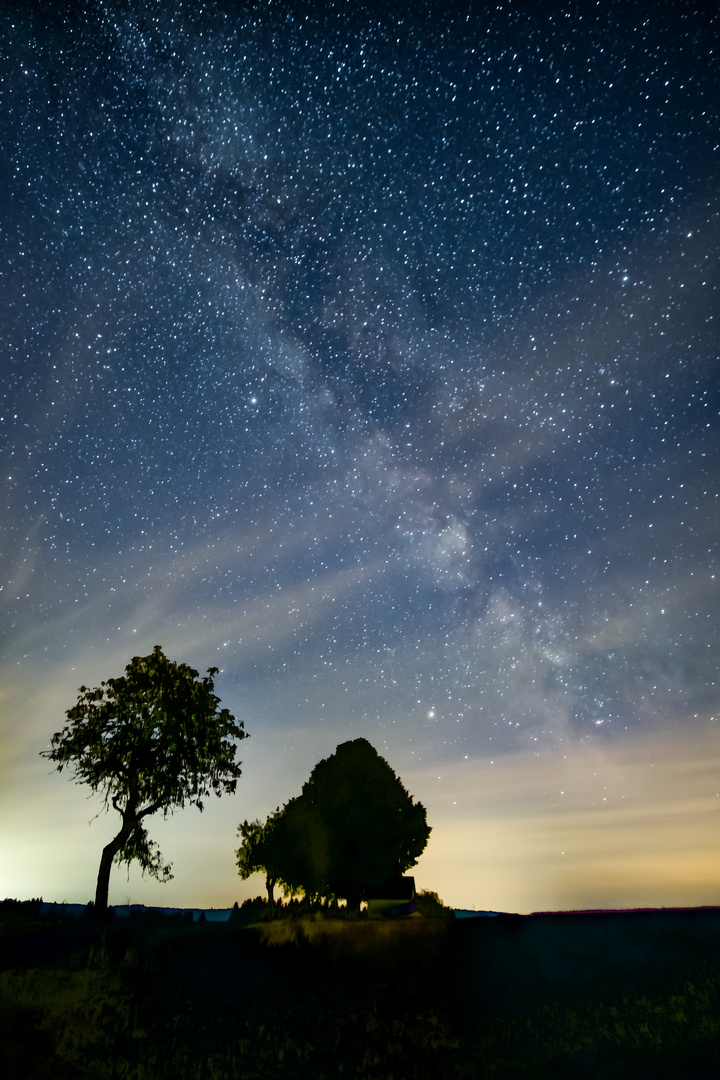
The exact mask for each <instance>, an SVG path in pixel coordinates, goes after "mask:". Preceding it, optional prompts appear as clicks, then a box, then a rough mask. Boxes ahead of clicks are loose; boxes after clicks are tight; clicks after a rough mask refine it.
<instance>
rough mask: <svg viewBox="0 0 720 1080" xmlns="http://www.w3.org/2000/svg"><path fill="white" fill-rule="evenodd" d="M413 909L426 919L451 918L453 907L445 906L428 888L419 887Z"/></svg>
mask: <svg viewBox="0 0 720 1080" xmlns="http://www.w3.org/2000/svg"><path fill="white" fill-rule="evenodd" d="M415 910H416V911H417V912H419V913H420V915H424V916H425V918H426V919H452V918H453V916H454V912H453V909H452V908H450V907H445V904H443V902H442V900H441V899H440V897H439V896H438V894H437V893H436V892H431V891H430V889H421V890H420V892H419V893H417V894H416V896H415Z"/></svg>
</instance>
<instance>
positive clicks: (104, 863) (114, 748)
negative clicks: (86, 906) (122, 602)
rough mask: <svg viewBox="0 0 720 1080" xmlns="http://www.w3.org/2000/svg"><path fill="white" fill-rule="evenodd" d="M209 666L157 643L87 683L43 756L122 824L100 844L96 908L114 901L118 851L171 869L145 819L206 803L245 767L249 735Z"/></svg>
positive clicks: (158, 873)
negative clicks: (110, 897)
mask: <svg viewBox="0 0 720 1080" xmlns="http://www.w3.org/2000/svg"><path fill="white" fill-rule="evenodd" d="M217 670H218V669H217V668H209V669H208V673H207V675H206V676H205V677H204V678H202V679H200V678H199V677H198V672H197V671H195V670H194V668H191V667H189V666H188V665H187V664H178V663H175V662H174V661H171V660H168V658H167V657H166V656H165V655H164V653H163V651H162V649H161V648H160V646H159V645H156V646H155V648H154V649H153V651H152V653H151V654H150V655H149V656H135V657H133V659H132V660H131V662H130V663H129V664H128V665H127V667H126V668H125V674H124V675H122V676H120V678H117V679H108V680H107V681H106V682H102V683H101V684H100V686H99V687H96V688H95V689H88V687H86V686H81V687H80V691H79V697H78V700H77V703H76V704H75V705H74V706H73V707H72V708H71V709H68V710H67V713H66V716H67V719H68V722H67V724H66V725H65V727H64V728H63V729H62V731H59V732H56V733H55V734H54V735H53V737H52V748H51V749H50V750H46V751H43V756H44V757H47V758H49V759H50V760H51V761H54V762H55V763H56V764H57V768H58V770H59V771H60V772H62V770H63V769H65V768H69V769H71V770H72V772H73V777H74V779H75V782H76V783H81V784H87V785H88V786H89V787H90V788H91V789H92V791H94V792H98V793H99V794H101V795H102V797H103V802H104V806H105V809H109V807H110V806H113V807H114V809H115V810H117V811H118V813H119V814H120V815H121V817H122V827H121V829H120V831H119V832H118V834H117V835H116V836H115V837H114V838H113V840H111V841H110V843H109V844H108V845H107V846H106V848H105V849H104V851H103V858H102V860H101V866H100V873H99V875H98V886H97V891H96V900H95V908H96V912H98V913H101V914H104V912H105V910H106V909H107V891H108V882H109V873H110V865H111V863H112V861H113V859H116V860H117V861H120V862H126V863H128V864H129V863H130V862H132V861H133V860H136V861H137V862H139V864H140V866H141V868H142V870H143V872H147V873H150V874H151V875H153V876H154V877H157V878H158V879H159V880H161V881H166V880H168V878H169V877H171V876H172V875H171V873H170V867H169V866H165V865H164V864H163V860H162V856H161V855H160V852H159V850H158V848H157V845H156V844H155V843H154V842H153V841H151V840H150V839H149V837H148V833H147V830H146V828H145V824H144V819H145V818H147V817H148V816H149V815H151V814H154V813H157V812H158V811H161V812H162V813H163V815H164V816H167V815H168V814H170V813H172V812H173V811H174V810H176V809H180V808H182V807H184V806H185V805H186V804H190V805H194V806H197V808H198V809H199V810H202V809H203V800H204V799H205V798H206V797H207V796H208V795H210V794H211V793H212V794H215V795H222V794H225V793H232V792H234V791H235V788H236V786H237V781H238V779H239V777H240V775H241V769H240V764H239V763H238V762H236V761H235V755H236V752H237V746H236V743H237V742H238V741H239V740H241V739H244V738H245V737H246V733H245V731H244V730H243V724H242V721H239V722H238V721H236V720H235V718H234V717H233V716H232V715H231V714H230V713H229V712H228V710H227V709H222V708H220V707H219V706H220V699H219V698H218V697H217V696H216V695H215V693H214V689H215V687H214V681H213V677H214V675H215V674H216V673H217Z"/></svg>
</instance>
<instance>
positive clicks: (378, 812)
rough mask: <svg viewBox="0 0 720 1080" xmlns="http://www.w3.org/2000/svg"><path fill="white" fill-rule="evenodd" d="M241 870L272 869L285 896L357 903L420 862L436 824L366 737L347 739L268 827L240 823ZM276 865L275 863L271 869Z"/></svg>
mask: <svg viewBox="0 0 720 1080" xmlns="http://www.w3.org/2000/svg"><path fill="white" fill-rule="evenodd" d="M240 832H241V835H243V837H244V844H243V847H242V848H241V849H240V851H238V866H239V868H240V873H241V876H244V877H246V876H249V874H250V873H252V872H253V870H255V869H265V870H266V872H267V873H268V876H269V877H270V876H272V879H273V881H274V882H277V883H279V884H281V885H282V887H283V891H284V892H285V894H286V895H290V894H293V893H296V892H303V893H305V895H306V896H309V897H321V896H322V897H326V898H328V899H330V898H337V897H342V898H345V899H346V900H347V901H348V904H350V905H352V906H355V907H357V906H358V905H359V903H360V900H361V899H362V897H363V896H364V895H365V893H366V892H367V891H368V890H369V889H373V888H378V887H380V886H381V885H382V884H383V883H384V882H385V881H386V880H387V879H388V878H391V877H393V876H395V875H398V874H403V873H404V872H405V871H406V870H407V869H409V868H410V867H411V866H414V865H415V863H416V862H417V860H418V858H419V857H420V855H421V854H422V852H423V850H424V849H425V845H426V844H427V840H428V837H429V835H430V828H429V826H428V824H427V819H426V812H425V807H424V806H423V805H422V803H419V802H418V803H416V802H413V800H412V797H411V796H410V795H409V794H408V792H407V791H406V790H405V788H404V787H403V785H402V783H401V781H400V780H399V778H398V777H397V776H396V775H395V773H394V772H393V770H392V768H391V767H390V765H388V763H387V761H385V759H384V758H382V757H380V755H379V754H378V753H377V751H376V750H375V749H374V748H373V747H372V746H371V745H370V743H369V742H368V741H367V740H366V739H354V740H352V741H350V742H345V743H341V744H340V746H338V747H337V750H336V751H335V753H334V754H333V755H331V756H330V757H328V758H324V759H323V760H322V761H320V762H318V764H317V765H316V766H315V768H314V769H313V771H312V773H311V774H310V777H309V779H308V781H307V782H306V783H305V784H304V785H303V788H302V793H301V794H300V795H299V796H298V797H297V798H295V799H291V800H290V801H289V802H288V803H286V804H285V806H284V807H283V809H282V810H281V811H276V812H275V814H274V815H271V818H270V819H268V822H267V824H266V825H265V826H263V825H262V824H261V823H260V822H255V823H252V824H251V825H248V823H247V822H245V823H244V824H243V825H241V826H240ZM270 868H271V869H270Z"/></svg>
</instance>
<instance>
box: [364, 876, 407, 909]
mask: <svg viewBox="0 0 720 1080" xmlns="http://www.w3.org/2000/svg"><path fill="white" fill-rule="evenodd" d="M414 911H415V878H412V877H393V878H389V879H388V880H387V881H386V882H384V883H383V884H382V885H381V886H380V888H378V889H372V890H370V891H369V892H368V895H367V913H368V918H370V919H395V918H398V917H399V916H400V915H412V914H413V912H414Z"/></svg>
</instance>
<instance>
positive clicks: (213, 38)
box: [0, 2, 720, 824]
mask: <svg viewBox="0 0 720 1080" xmlns="http://www.w3.org/2000/svg"><path fill="white" fill-rule="evenodd" d="M320 7H322V13H321V14H318V9H319V8H320ZM3 8H4V14H3V15H2V72H3V76H2V83H1V85H0V100H1V108H0V146H1V148H2V154H1V157H2V184H1V185H0V207H1V215H0V229H1V232H0V281H1V289H0V342H1V346H0V347H1V353H2V370H3V380H2V386H1V387H0V395H1V397H0V400H1V403H2V404H1V408H0V414H1V419H0V424H1V425H2V433H3V443H4V448H3V451H2V453H3V475H2V485H3V505H4V506H5V510H4V513H3V519H2V523H1V526H2V544H3V548H2V550H3V556H2V558H3V587H2V592H0V600H1V602H2V612H3V615H2V627H1V628H0V632H1V633H2V641H3V645H2V651H3V654H4V656H5V660H4V662H3V664H2V669H1V671H0V674H1V675H2V681H3V685H4V686H5V687H6V690H5V695H6V701H7V702H8V703H9V707H8V708H9V711H8V712H7V713H6V717H5V735H4V739H5V744H4V745H5V749H4V751H3V753H4V760H6V761H7V762H13V763H17V762H19V761H20V760H25V759H24V758H23V755H26V756H27V755H28V754H30V755H34V753H35V751H36V750H37V749H39V748H40V747H41V746H43V745H45V744H46V742H47V738H48V737H49V734H50V733H52V731H54V730H57V728H58V727H60V726H61V722H62V718H63V712H64V709H65V708H68V707H69V706H70V705H71V704H72V703H73V700H74V692H75V689H76V688H77V686H78V685H79V684H80V683H81V682H84V683H90V684H94V683H96V682H99V681H100V679H102V678H105V677H107V676H109V675H114V674H119V673H120V672H121V670H122V668H123V666H124V664H125V663H127V662H128V661H129V659H130V657H131V656H132V655H134V654H136V653H145V652H149V651H150V650H151V649H152V647H153V645H154V644H156V643H157V644H161V645H162V646H163V648H164V649H165V650H166V652H167V653H168V655H171V656H173V657H176V658H177V659H181V660H185V661H187V662H189V663H191V664H193V666H195V667H197V668H199V669H201V670H204V669H205V668H206V667H208V666H210V665H211V664H216V665H217V666H218V667H219V668H220V669H221V673H220V675H219V676H218V680H217V685H218V690H219V692H220V693H221V695H222V699H223V703H224V704H225V703H226V704H228V706H229V707H231V708H232V710H233V711H234V712H235V714H236V715H238V717H243V718H244V719H245V722H246V726H247V728H248V730H249V732H250V734H251V736H254V737H258V736H261V738H263V737H264V738H266V740H267V745H268V746H275V747H276V749H277V753H278V754H280V755H282V754H283V753H285V754H293V753H296V752H298V747H299V746H304V745H305V743H304V735H303V733H304V732H307V731H312V733H313V735H312V739H313V742H312V748H311V749H307V751H306V752H305V751H302V753H305V756H302V753H301V759H300V760H301V765H298V766H297V770H298V771H297V776H296V777H295V776H294V775H293V782H294V786H295V787H299V785H300V784H301V783H302V782H303V780H304V779H305V778H306V775H307V773H308V771H309V767H311V766H312V764H313V763H314V761H315V760H317V757H318V756H326V755H327V753H330V752H332V750H333V749H334V746H335V745H336V743H337V742H338V741H339V740H340V738H342V737H348V736H350V737H352V736H356V735H360V734H362V735H365V736H366V737H368V738H370V739H371V741H373V742H374V744H375V745H376V746H377V747H378V748H379V749H380V751H381V752H383V753H386V754H387V756H388V758H389V760H391V763H394V762H395V761H399V762H400V763H401V764H403V765H405V766H407V763H408V762H410V761H412V762H416V763H418V767H427V768H429V769H430V768H433V767H434V766H435V765H436V764H437V765H438V767H439V766H440V765H441V764H448V765H449V766H455V765H457V764H458V763H462V762H465V761H470V762H472V761H473V760H478V759H485V758H491V757H492V756H493V755H494V754H497V755H512V754H514V753H517V754H523V755H525V754H530V755H532V754H536V755H543V754H548V753H551V754H558V753H560V752H561V751H562V752H563V753H564V752H565V750H567V749H568V748H570V749H572V748H573V747H576V746H577V745H578V743H582V741H583V740H590V741H592V742H593V745H596V744H599V745H601V746H603V745H606V746H608V747H613V748H616V747H617V746H619V745H621V744H622V743H623V740H628V739H644V740H647V745H648V746H649V747H652V746H653V741H654V740H657V739H659V738H660V737H661V735H662V736H663V737H664V734H665V733H667V732H671V733H673V734H674V735H676V736H679V737H680V738H681V739H683V740H685V739H691V738H692V733H693V732H696V731H701V730H702V731H706V730H708V726H709V728H710V729H712V725H713V724H714V723H715V722H716V721H717V718H718V715H719V714H718V698H719V692H718V680H717V671H718V623H719V622H720V604H719V603H718V567H717V562H718V547H717V536H718V520H719V515H718V461H719V453H718V427H719V425H718V404H719V400H720V394H719V392H718V391H719V385H720V384H719V381H718V374H719V372H720V360H719V348H718V345H719V341H718V329H717V317H716V313H717V311H718V310H719V307H718V265H717V256H718V246H719V245H718V241H719V240H720V227H719V226H720V216H719V213H718V212H719V210H720V188H719V185H718V177H719V170H718V161H719V157H720V139H719V137H718V131H719V125H718V111H719V110H718V104H719V101H720V99H719V98H718V91H717V88H718V86H719V85H720V71H719V70H718V68H719V65H718V21H717V18H715V19H713V18H712V17H711V16H710V15H708V14H707V12H706V11H705V10H704V8H703V6H701V5H700V6H698V7H697V8H695V7H693V6H692V5H689V4H682V3H677V4H675V3H669V4H663V5H655V6H647V5H644V6H638V5H632V4H617V5H616V4H603V5H601V6H600V7H594V8H591V7H590V5H583V4H573V5H561V6H557V5H552V6H551V8H552V10H551V9H550V8H545V7H544V6H543V5H540V6H537V5H529V4H528V5H526V4H510V3H503V4H498V5H497V6H493V7H492V9H491V8H490V7H489V6H488V7H487V8H486V7H484V6H483V5H468V4H464V5H453V4H434V3H426V4H413V5H408V6H407V7H406V6H405V5H386V6H385V7H384V8H379V9H378V8H375V6H363V5H355V4H353V5H348V6H346V5H342V4H341V5H338V6H335V5H332V4H328V5H314V4H302V3H297V4H289V3H279V4H276V3H273V2H266V3H258V4H248V5H220V4H195V3H188V4H184V5H183V4H179V5H174V6H173V5H172V4H170V5H168V4H161V3H149V4H142V5H140V4H138V5H135V4H116V5H110V4H99V3H98V4H95V3H89V4H84V5H73V4H68V5H62V4H56V5H53V6H52V8H50V9H48V10H47V11H46V12H45V13H41V9H40V8H39V7H36V6H35V5H33V10H30V9H29V8H26V6H25V5H20V6H19V7H17V8H16V7H14V6H11V5H3ZM58 686H60V687H61V688H62V689H61V691H59V696H57V695H54V694H53V693H51V688H52V687H58ZM21 721H22V723H21ZM18 725H20V727H18ZM263 733H264V734H263ZM247 745H248V746H250V745H251V744H250V743H248V744H247ZM263 745H264V744H263ZM242 749H243V754H242V755H241V756H243V757H247V755H246V754H245V748H244V747H243V748H242ZM249 753H250V751H248V754H249ZM33 760H34V757H33ZM14 767H15V765H14ZM18 767H19V766H18ZM33 768H34V769H35V773H33V777H34V779H33V780H32V783H33V784H37V785H39V786H40V787H43V788H44V789H45V790H46V791H49V789H50V788H52V789H53V791H54V792H55V793H56V792H57V790H58V783H59V782H55V781H51V780H48V777H47V772H46V770H45V771H44V770H43V767H42V766H41V765H40V766H38V765H33ZM253 768H255V769H259V770H260V771H263V770H267V772H268V774H270V773H271V772H272V768H273V765H272V762H270V761H266V762H265V763H264V764H263V763H262V762H260V761H259V760H258V761H257V762H256V763H255V764H254V765H253ZM288 769H289V770H290V772H292V769H291V767H290V766H288ZM401 771H402V770H401ZM36 774H37V775H36ZM28 783H29V781H28ZM38 790H39V788H38ZM294 793H295V792H294V790H292V791H291V790H288V791H287V792H286V793H283V792H282V791H278V792H277V796H276V797H275V800H274V801H275V802H277V801H278V799H283V798H288V797H290V795H292V794H294ZM48 797H49V795H48ZM273 805H274V803H273ZM271 808H272V807H271V806H269V805H268V806H261V807H257V808H256V807H254V806H243V807H241V808H240V809H239V810H238V809H231V810H230V811H229V813H230V816H231V817H233V815H234V818H235V819H237V818H242V817H248V816H250V817H252V816H255V813H256V811H257V812H261V811H262V812H267V811H268V810H269V809H271ZM431 824H432V821H431Z"/></svg>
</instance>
